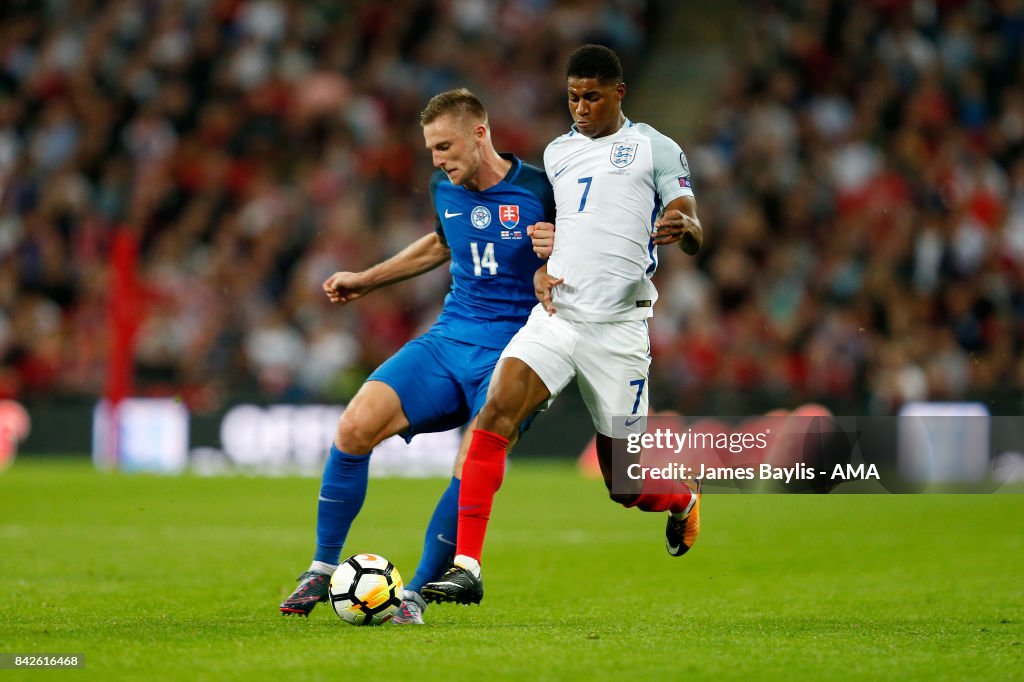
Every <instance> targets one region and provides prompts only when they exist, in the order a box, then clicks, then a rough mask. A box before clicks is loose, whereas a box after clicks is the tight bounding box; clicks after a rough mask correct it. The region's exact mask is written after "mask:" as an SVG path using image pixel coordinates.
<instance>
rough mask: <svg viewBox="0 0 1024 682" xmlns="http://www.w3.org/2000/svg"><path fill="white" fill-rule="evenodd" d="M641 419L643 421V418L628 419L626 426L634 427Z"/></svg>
mask: <svg viewBox="0 0 1024 682" xmlns="http://www.w3.org/2000/svg"><path fill="white" fill-rule="evenodd" d="M641 419H643V417H637V418H636V419H627V420H626V426H632V425H633V424H636V423H637V422H638V421H640V420H641Z"/></svg>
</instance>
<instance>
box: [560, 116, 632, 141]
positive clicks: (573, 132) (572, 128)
mask: <svg viewBox="0 0 1024 682" xmlns="http://www.w3.org/2000/svg"><path fill="white" fill-rule="evenodd" d="M632 127H633V122H632V121H630V120H629V117H628V116H627V117H625V118H624V120H623V122H622V125H621V126H619V129H618V130H616V131H615V132H614V133H611V134H610V135H602V136H601V137H598V138H593V137H588V138H587V139H588V140H593V139H598V140H603V139H604V138H606V137H613V136H615V135H618V134H619V133H621V132H622V131H623V130H625V129H626V128H632ZM577 133H578V134H580V135H583V133H581V132H580V131H579V128H577V127H576V124H575V123H573V124H572V125H571V126H569V137H572V136H573V135H576V134H577ZM583 137H587V136H586V135H583Z"/></svg>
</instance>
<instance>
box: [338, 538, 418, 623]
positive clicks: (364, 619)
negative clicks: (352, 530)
mask: <svg viewBox="0 0 1024 682" xmlns="http://www.w3.org/2000/svg"><path fill="white" fill-rule="evenodd" d="M403 586H404V584H403V583H402V576H400V575H399V574H398V569H397V568H395V567H394V565H393V564H392V563H391V562H390V561H388V560H387V559H385V558H384V557H382V556H378V555H376V554H357V555H355V556H353V557H349V558H348V559H346V560H345V561H344V562H343V563H342V564H341V565H340V566H338V570H336V571H335V572H334V575H333V576H331V586H330V589H329V590H328V593H327V596H328V597H329V598H330V600H331V606H333V607H334V611H335V613H337V614H338V615H339V616H341V619H342V620H343V621H345V622H346V623H349V624H351V625H380V624H381V623H386V622H388V621H389V620H391V616H393V615H395V612H396V611H398V607H399V605H400V604H401V603H402V587H403Z"/></svg>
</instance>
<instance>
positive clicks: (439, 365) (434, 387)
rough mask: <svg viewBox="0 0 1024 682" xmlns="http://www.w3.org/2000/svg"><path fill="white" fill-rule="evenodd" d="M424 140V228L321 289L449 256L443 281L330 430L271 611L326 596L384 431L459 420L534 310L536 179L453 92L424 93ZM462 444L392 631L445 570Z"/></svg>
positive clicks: (376, 278) (472, 415)
mask: <svg viewBox="0 0 1024 682" xmlns="http://www.w3.org/2000/svg"><path fill="white" fill-rule="evenodd" d="M420 123H421V125H422V126H423V137H424V140H425V142H426V147H427V148H428V149H429V150H430V152H431V155H432V158H433V164H434V166H435V167H437V168H438V169H439V170H438V171H436V172H435V173H434V175H433V176H432V178H431V182H430V194H431V198H432V200H433V205H434V212H435V220H436V222H435V229H434V232H433V233H431V234H428V235H426V236H424V237H421V238H420V239H418V240H417V241H415V242H413V243H412V244H410V245H409V246H408V247H406V248H405V249H404V250H402V251H401V252H400V253H398V254H397V255H395V256H393V257H392V258H389V259H388V260H386V261H383V262H382V263H379V264H377V265H375V266H373V267H371V268H369V269H367V270H364V271H362V272H337V273H335V274H334V275H332V276H331V277H329V278H328V279H327V281H325V282H324V285H323V288H324V291H325V292H326V293H327V297H328V298H329V299H330V300H331V301H332V302H333V303H339V304H346V303H350V302H352V301H355V300H356V299H358V298H361V297H362V296H365V295H366V294H368V293H370V292H371V291H373V290H374V289H377V288H380V287H384V286H388V285H390V284H394V283H396V282H401V281H403V280H406V279H410V278H412V277H416V276H417V275H420V274H423V273H424V272H427V271H428V270H431V269H433V268H435V267H437V266H439V265H441V264H442V263H444V262H445V261H448V260H450V261H451V274H452V285H451V290H450V291H449V292H448V295H447V297H446V298H445V301H444V308H443V309H442V311H441V315H440V316H439V317H438V319H437V322H436V323H435V324H434V325H433V326H432V327H431V328H430V330H429V331H427V333H425V334H424V335H423V336H420V337H419V338H416V339H413V340H412V341H410V342H409V343H407V344H406V345H405V346H403V347H402V349H401V350H399V351H398V353H396V354H395V355H394V356H393V357H391V358H390V359H389V360H387V361H386V362H385V363H384V364H382V365H381V366H380V367H379V368H377V370H376V371H374V372H373V374H371V375H370V377H369V378H368V379H367V380H366V383H364V384H363V385H362V387H361V388H360V389H359V391H358V392H357V393H356V395H355V396H354V397H353V398H352V401H351V402H350V403H349V405H348V407H347V408H346V409H345V412H344V413H343V414H342V416H341V419H340V421H339V423H338V429H337V432H336V434H335V437H334V442H333V443H332V444H331V449H330V455H329V457H328V459H327V463H326V465H325V467H324V473H323V479H322V482H321V487H320V496H319V502H318V507H317V526H316V538H317V539H316V551H315V553H314V555H313V562H312V564H311V565H310V567H309V569H308V570H307V571H306V572H304V573H303V574H302V575H301V576H299V585H298V587H297V588H296V589H295V591H294V592H293V593H292V594H291V595H290V596H289V597H288V598H287V599H285V600H284V602H282V603H281V606H280V610H281V613H283V614H286V615H288V614H299V615H309V613H310V611H312V610H313V607H315V606H316V604H317V603H318V602H322V601H326V600H327V589H328V586H329V583H330V576H331V574H332V573H333V572H334V570H335V568H337V564H338V561H339V560H340V558H341V550H342V547H343V546H344V544H345V538H346V536H347V534H348V531H349V528H350V527H351V525H352V522H353V520H354V519H355V517H356V515H357V514H358V513H359V510H360V508H361V507H362V504H363V500H364V499H365V497H366V487H367V471H368V467H369V462H370V453H371V452H372V451H373V448H374V447H376V445H377V444H378V443H380V442H381V441H382V440H384V439H385V438H388V437H389V436H392V435H394V434H400V435H402V436H403V437H404V438H405V439H406V440H409V439H411V438H412V437H413V436H414V435H416V434H417V433H425V432H433V431H444V430H447V429H451V428H455V427H458V426H462V425H464V424H466V423H467V422H468V423H469V425H470V429H469V431H467V433H471V432H472V426H473V425H474V424H475V421H476V414H477V412H478V411H479V410H480V408H481V407H482V406H483V404H484V399H485V397H486V395H487V387H488V384H489V381H490V377H491V371H492V370H493V369H494V365H495V363H496V362H497V360H498V357H499V356H500V355H501V351H502V349H504V348H505V345H506V344H507V343H508V341H509V339H511V338H512V336H513V335H515V333H516V332H517V331H519V328H520V327H522V326H523V323H524V322H526V319H527V317H529V315H530V311H531V309H532V308H533V307H534V306H535V305H536V303H537V299H536V298H535V293H534V284H533V276H534V272H535V271H536V270H537V268H538V266H539V264H540V262H539V261H538V255H541V254H539V253H534V247H533V245H532V243H531V241H530V237H529V233H528V229H527V228H528V227H529V226H532V225H533V224H534V223H538V222H546V223H550V222H554V212H555V209H554V196H553V194H552V190H551V184H550V182H549V181H548V179H547V176H546V174H545V173H544V171H543V170H541V169H540V168H537V167H535V166H531V165H529V164H526V163H523V162H522V161H520V160H519V159H518V158H516V157H515V156H513V155H511V154H499V153H498V152H497V151H495V149H494V146H493V143H492V141H491V136H490V129H489V127H488V122H487V112H486V110H485V109H484V106H483V105H482V104H481V102H480V100H479V99H477V98H476V97H475V96H474V95H473V94H472V93H471V92H469V91H468V90H465V89H458V90H451V91H448V92H443V93H441V94H439V95H436V96H435V97H433V98H432V99H431V100H430V102H429V103H428V104H427V106H426V108H424V110H423V112H422V113H421V114H420ZM468 447H469V441H468V436H467V439H465V440H464V441H463V444H462V446H461V448H460V451H459V455H458V458H457V460H456V465H455V471H454V475H453V477H452V479H451V481H450V483H449V485H448V488H447V489H446V490H445V491H444V493H443V494H442V496H441V499H440V500H439V501H438V503H437V507H436V508H435V510H434V513H433V516H432V517H431V519H430V523H429V525H428V526H427V532H426V536H425V541H424V548H423V556H422V558H421V559H420V564H419V566H418V567H417V568H416V573H415V575H414V576H413V578H412V580H410V581H409V583H408V585H407V586H406V587H407V589H406V591H405V593H404V594H403V601H402V606H401V608H400V609H399V611H398V613H397V614H396V616H395V618H394V620H395V622H397V623H405V624H420V623H422V622H423V618H422V613H423V611H424V610H425V609H426V604H425V602H424V601H423V599H422V598H421V596H420V594H419V589H420V588H421V587H422V585H423V584H424V583H426V582H428V581H430V580H434V579H436V578H437V577H439V576H440V575H441V574H442V573H443V572H444V570H445V569H446V568H447V567H448V565H449V564H450V563H451V558H452V556H453V554H454V550H455V540H456V533H457V527H458V499H459V479H460V477H461V466H462V460H463V459H464V458H465V454H466V451H467V449H468Z"/></svg>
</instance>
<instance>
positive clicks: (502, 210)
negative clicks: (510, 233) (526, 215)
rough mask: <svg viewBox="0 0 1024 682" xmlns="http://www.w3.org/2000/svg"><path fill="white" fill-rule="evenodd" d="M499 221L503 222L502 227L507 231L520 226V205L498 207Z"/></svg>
mask: <svg viewBox="0 0 1024 682" xmlns="http://www.w3.org/2000/svg"><path fill="white" fill-rule="evenodd" d="M498 220H500V221H501V225H502V227H504V228H505V229H506V230H511V229H512V228H513V227H515V226H516V225H518V224H519V204H516V205H515V206H510V205H508V204H502V205H501V206H499V207H498Z"/></svg>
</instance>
